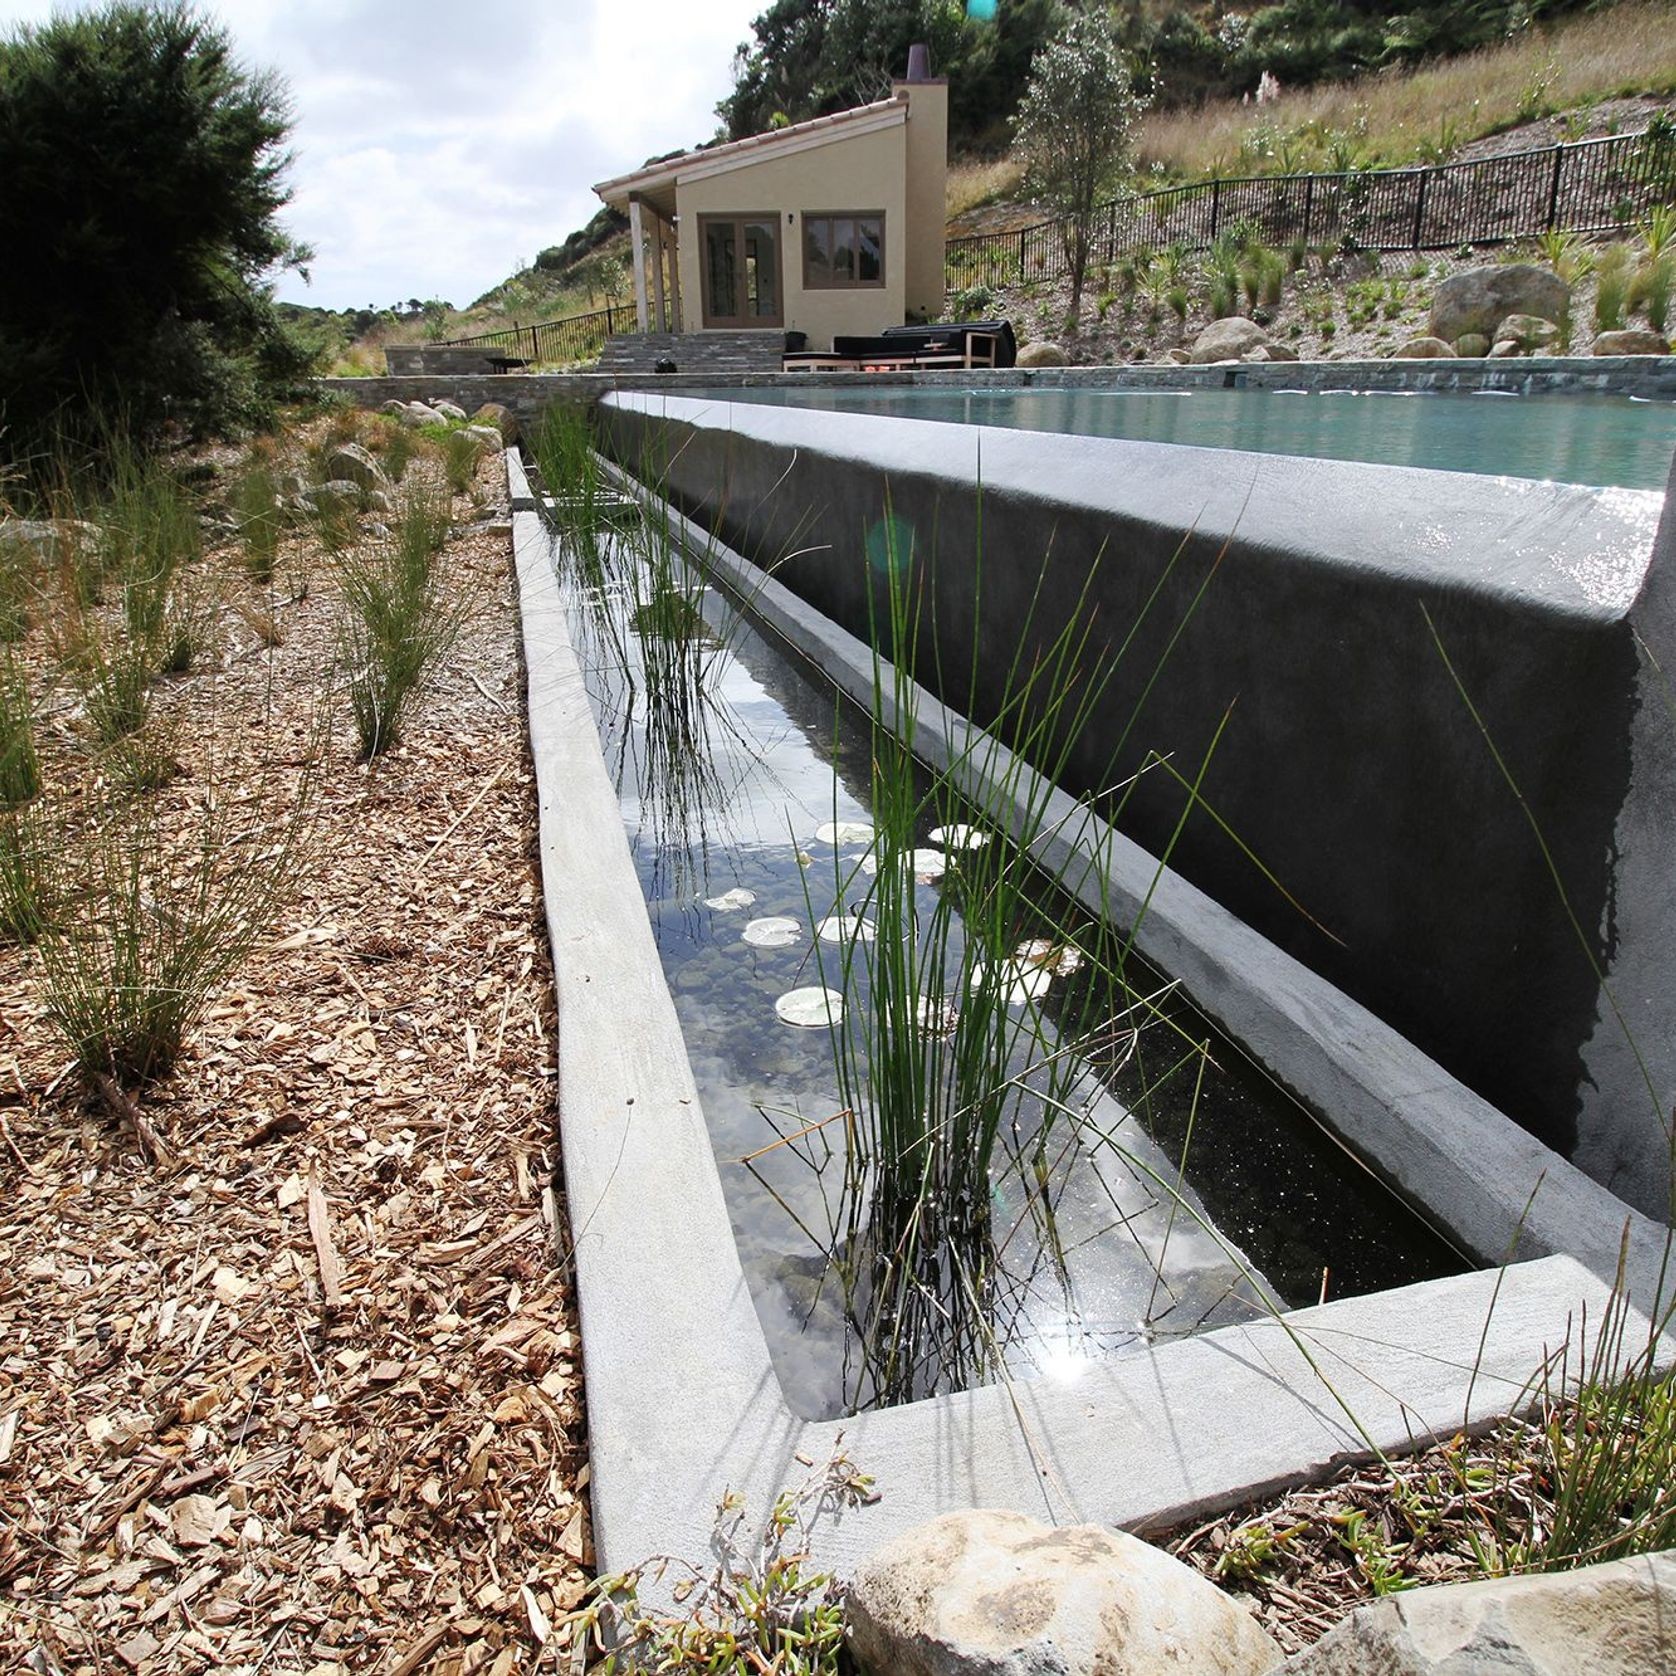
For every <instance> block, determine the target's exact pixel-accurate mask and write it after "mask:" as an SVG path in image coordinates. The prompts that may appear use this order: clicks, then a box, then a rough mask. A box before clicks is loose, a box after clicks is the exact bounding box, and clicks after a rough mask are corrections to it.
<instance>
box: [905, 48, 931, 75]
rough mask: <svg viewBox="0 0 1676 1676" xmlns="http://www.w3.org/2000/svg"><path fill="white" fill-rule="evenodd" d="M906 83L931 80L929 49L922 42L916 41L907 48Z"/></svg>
mask: <svg viewBox="0 0 1676 1676" xmlns="http://www.w3.org/2000/svg"><path fill="white" fill-rule="evenodd" d="M906 79H907V80H908V81H911V82H913V81H930V80H931V48H930V47H928V46H927V45H926V44H925V42H924V41H916V42H915V43H914V44H913V45H912V46H911V47H909V48H908V74H907V78H906Z"/></svg>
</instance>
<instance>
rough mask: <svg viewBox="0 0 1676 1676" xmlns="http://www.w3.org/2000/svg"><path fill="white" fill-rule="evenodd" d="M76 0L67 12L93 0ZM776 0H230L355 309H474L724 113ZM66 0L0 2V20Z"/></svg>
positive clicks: (333, 280)
mask: <svg viewBox="0 0 1676 1676" xmlns="http://www.w3.org/2000/svg"><path fill="white" fill-rule="evenodd" d="M90 4H91V0H76V3H75V4H74V5H72V6H71V7H70V8H69V9H72V10H84V9H88V6H89V5H90ZM764 4H766V0H550V3H549V4H548V5H547V6H545V7H541V6H539V5H538V6H530V5H528V4H527V0H466V3H465V4H463V5H462V4H460V3H459V0H450V3H448V4H443V3H442V0H346V3H345V0H224V3H222V4H219V5H212V6H209V7H206V8H205V9H206V10H209V11H212V12H213V13H214V14H215V15H216V16H218V17H219V18H220V19H221V21H222V22H223V23H225V25H226V26H227V28H228V30H229V32H230V33H231V35H232V37H233V40H234V42H235V43H236V45H237V48H238V51H239V54H240V56H241V58H242V59H243V60H244V61H245V62H246V63H247V64H249V65H252V66H255V67H259V68H264V69H268V68H271V69H274V70H277V71H278V72H279V74H280V75H282V76H283V77H284V78H285V80H286V82H287V84H288V85H289V87H290V89H291V95H292V99H293V103H294V106H295V114H296V122H295V128H294V130H293V135H292V145H293V148H294V150H295V152H296V164H295V166H294V168H293V170H292V174H291V182H292V185H293V187H294V189H295V197H294V200H293V202H292V204H291V205H290V207H289V208H288V210H287V211H286V214H285V221H286V225H287V227H288V228H289V229H290V231H291V232H292V233H293V234H294V235H295V236H296V237H297V238H299V239H302V240H304V241H305V242H307V243H308V244H311V245H313V246H314V248H315V252H316V256H315V261H314V263H313V268H312V271H313V276H314V283H313V285H312V286H309V287H305V286H304V285H303V284H302V282H301V280H300V279H299V278H298V277H297V276H295V275H287V276H285V278H284V279H283V280H282V281H281V284H280V295H281V296H282V297H285V298H288V299H290V300H292V301H296V302H313V303H318V304H321V305H323V306H326V307H332V308H341V307H347V306H357V305H360V304H363V303H375V304H378V305H383V304H386V303H390V302H393V301H396V300H397V299H405V298H407V297H413V296H417V297H431V296H438V297H446V298H447V299H448V300H449V301H451V302H454V303H457V304H460V305H464V304H466V303H469V302H470V301H472V299H473V298H475V297H477V296H479V295H480V294H481V293H482V292H484V291H486V290H487V289H488V288H489V287H490V286H491V285H493V284H495V283H496V282H497V281H499V280H501V279H504V278H505V277H506V275H507V274H509V273H510V272H511V271H512V269H513V266H514V264H515V263H516V261H517V260H518V259H519V258H520V257H522V258H525V259H529V258H533V257H534V255H535V253H536V252H537V251H538V250H540V249H541V248H543V247H544V246H546V245H549V244H555V243H557V242H558V241H559V240H560V239H562V238H563V237H564V236H565V234H566V233H568V232H570V231H571V230H572V229H573V228H576V227H580V226H581V225H582V224H583V223H584V222H585V221H586V220H587V219H588V218H589V217H590V216H591V215H593V213H594V212H595V211H596V210H597V209H598V208H599V200H598V199H597V198H595V197H594V195H593V193H592V192H591V191H590V190H589V188H590V186H591V185H592V183H593V182H594V181H596V180H604V179H606V178H607V177H609V176H611V175H617V174H622V173H624V172H625V171H627V170H629V169H631V168H633V167H634V166H635V165H637V164H638V163H640V162H641V161H642V160H643V159H645V158H646V157H648V156H653V155H656V154H657V153H659V152H665V151H673V150H675V149H676V148H677V147H680V146H686V145H695V144H697V143H698V142H699V141H701V140H705V139H708V138H709V137H710V135H711V134H712V133H713V132H714V129H715V126H716V118H715V110H714V107H715V104H716V101H717V100H718V99H720V98H721V97H722V96H723V95H724V94H726V93H727V91H728V89H729V87H730V85H731V81H730V77H729V67H730V64H731V61H732V56H733V49H734V48H735V47H736V46H737V45H738V44H739V42H740V41H742V40H744V39H745V38H746V36H747V35H748V34H749V32H750V21H751V19H752V18H753V17H754V16H755V15H756V14H757V13H758V12H759V11H761V10H762V8H763V6H764ZM62 9H65V8H64V7H63V5H62V3H61V0H60V4H58V5H56V6H55V4H54V3H53V0H0V28H8V27H9V26H10V25H12V24H13V23H16V22H19V21H26V22H43V21H45V20H46V18H47V17H48V16H49V15H50V14H51V13H52V12H53V11H54V10H62Z"/></svg>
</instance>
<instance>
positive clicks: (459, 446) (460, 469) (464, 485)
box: [438, 431, 483, 495]
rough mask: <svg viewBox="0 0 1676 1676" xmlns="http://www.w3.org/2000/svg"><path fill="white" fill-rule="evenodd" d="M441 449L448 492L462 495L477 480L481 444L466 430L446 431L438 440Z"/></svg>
mask: <svg viewBox="0 0 1676 1676" xmlns="http://www.w3.org/2000/svg"><path fill="white" fill-rule="evenodd" d="M438 447H439V448H440V449H441V450H442V471H443V476H444V477H445V478H446V479H447V482H448V488H449V492H450V493H452V494H456V495H463V494H465V493H466V492H467V490H469V489H470V488H471V486H472V485H473V484H474V483H475V482H476V481H477V466H478V462H479V461H480V460H481V459H482V458H483V444H482V443H481V442H480V441H479V440H478V438H476V437H474V436H472V435H471V434H470V432H468V431H447V432H445V433H444V434H443V436H442V437H441V438H440V440H439V442H438Z"/></svg>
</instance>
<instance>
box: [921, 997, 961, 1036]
mask: <svg viewBox="0 0 1676 1676" xmlns="http://www.w3.org/2000/svg"><path fill="white" fill-rule="evenodd" d="M914 1016H915V1017H916V1018H917V1019H918V1021H919V1027H920V1031H921V1033H922V1034H924V1035H927V1036H949V1035H952V1034H953V1033H954V1027H955V1025H956V1024H957V1023H958V1022H959V1019H960V1009H959V1008H958V1007H956V1006H955V1004H954V1003H953V1002H952V1001H945V1000H943V999H942V998H941V997H940V996H936V995H922V996H920V998H919V999H918V1000H917V1001H916V1002H915V1003H914Z"/></svg>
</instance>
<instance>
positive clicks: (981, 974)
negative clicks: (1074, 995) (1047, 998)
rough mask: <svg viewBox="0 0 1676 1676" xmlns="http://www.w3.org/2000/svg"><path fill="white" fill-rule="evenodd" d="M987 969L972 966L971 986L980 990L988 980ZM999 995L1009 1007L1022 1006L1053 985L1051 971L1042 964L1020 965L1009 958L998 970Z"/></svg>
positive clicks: (1044, 992) (1045, 992)
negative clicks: (999, 970)
mask: <svg viewBox="0 0 1676 1676" xmlns="http://www.w3.org/2000/svg"><path fill="white" fill-rule="evenodd" d="M988 975H989V969H988V968H987V967H985V966H974V967H973V968H972V988H973V990H975V991H976V990H981V989H982V988H983V987H984V985H985V983H986V982H987V981H988ZM1000 982H1001V996H1002V999H1003V1000H1004V1001H1005V1002H1006V1004H1007V1005H1008V1006H1009V1007H1022V1006H1023V1005H1024V1004H1025V1002H1026V1001H1034V1000H1035V999H1036V998H1037V997H1038V996H1041V995H1046V994H1047V992H1048V990H1049V989H1050V988H1051V987H1052V985H1053V973H1052V972H1051V971H1049V970H1048V969H1047V968H1046V967H1043V966H1020V965H1019V964H1018V963H1017V962H1016V961H1012V960H1009V961H1008V962H1007V963H1006V965H1005V966H1003V967H1002V968H1001V972H1000Z"/></svg>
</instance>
